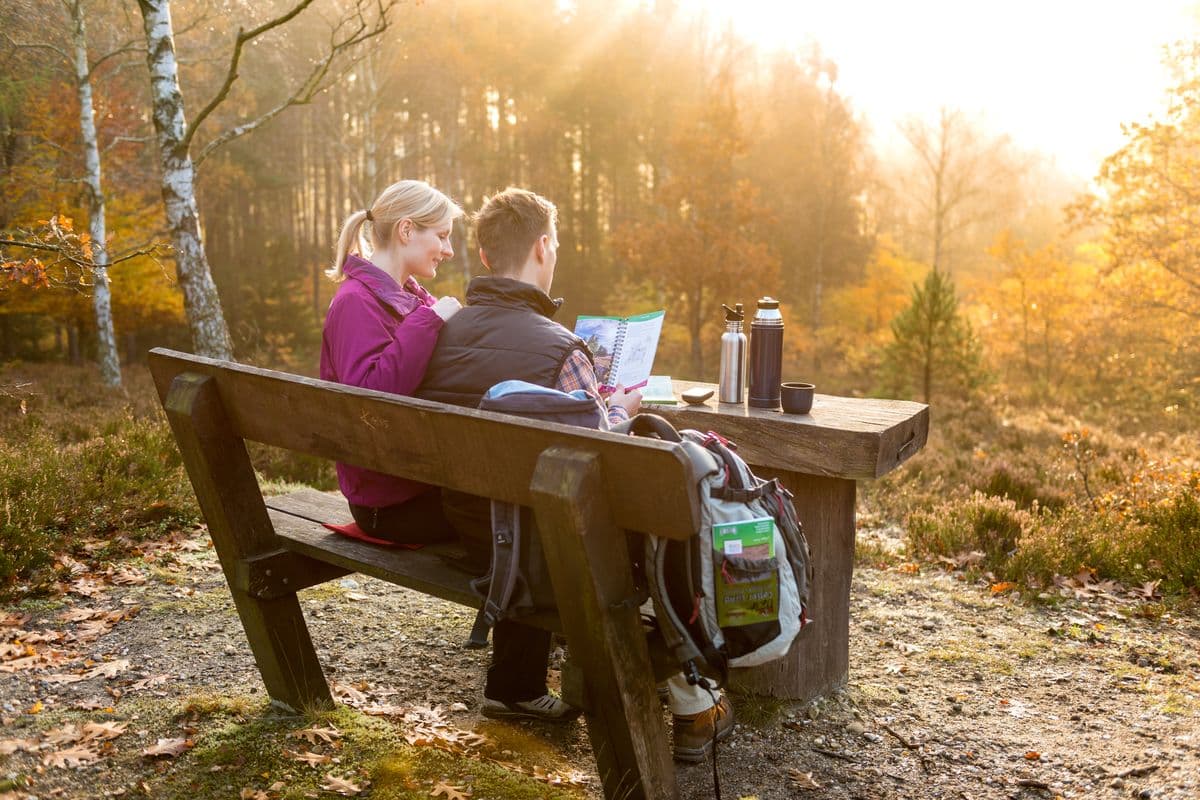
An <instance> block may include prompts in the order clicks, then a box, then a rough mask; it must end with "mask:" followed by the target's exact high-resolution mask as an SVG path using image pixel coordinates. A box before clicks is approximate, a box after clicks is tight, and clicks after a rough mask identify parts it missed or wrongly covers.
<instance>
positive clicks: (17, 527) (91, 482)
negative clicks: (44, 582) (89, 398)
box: [0, 416, 197, 583]
mask: <svg viewBox="0 0 1200 800" xmlns="http://www.w3.org/2000/svg"><path fill="white" fill-rule="evenodd" d="M99 427H100V431H98V434H99V435H96V436H93V437H92V438H89V439H84V440H82V441H78V442H71V443H67V444H62V443H60V442H58V441H57V440H56V439H55V437H54V436H53V434H52V433H51V432H50V431H49V430H48V429H46V428H43V427H40V426H39V427H33V428H32V429H31V430H30V431H29V432H28V434H27V435H26V436H23V437H21V438H20V439H17V440H15V441H5V442H4V443H3V444H0V509H2V510H3V516H0V583H8V582H10V581H12V580H14V579H18V578H22V577H28V576H30V575H31V574H33V573H34V571H35V570H37V569H38V568H39V567H44V566H46V565H48V564H49V563H51V562H52V561H53V558H54V556H55V554H57V553H59V552H63V551H66V550H70V549H71V548H72V547H73V545H75V544H76V543H77V542H78V541H79V540H80V539H82V538H95V537H105V536H109V535H111V534H114V533H116V532H120V533H123V534H132V535H135V536H139V535H147V534H153V533H158V532H161V531H164V530H170V529H174V528H178V527H180V526H182V525H188V524H192V523H194V522H195V521H196V519H197V509H196V501H195V497H194V496H193V495H192V489H191V485H190V484H189V483H188V481H187V476H186V475H185V474H184V472H183V469H182V466H181V464H180V458H179V452H178V450H176V448H175V445H174V441H173V440H172V439H171V433H170V430H169V429H168V428H167V426H166V424H165V422H163V421H160V420H154V419H138V418H135V417H132V416H125V417H123V418H118V419H109V420H105V421H104V422H103V423H102V424H101V425H100V426H99Z"/></svg>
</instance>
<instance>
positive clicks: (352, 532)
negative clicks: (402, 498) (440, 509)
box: [321, 522, 425, 550]
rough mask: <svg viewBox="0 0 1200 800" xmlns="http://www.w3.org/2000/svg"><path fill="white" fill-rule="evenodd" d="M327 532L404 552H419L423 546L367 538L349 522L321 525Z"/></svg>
mask: <svg viewBox="0 0 1200 800" xmlns="http://www.w3.org/2000/svg"><path fill="white" fill-rule="evenodd" d="M321 524H322V525H324V526H325V527H326V528H329V530H331V531H333V532H335V533H340V534H341V535H342V536H349V537H350V538H351V539H358V540H359V541H360V542H370V543H371V544H381V545H383V546H384V547H403V548H404V549H405V550H420V549H421V548H422V547H424V546H425V545H423V544H403V543H401V542H392V541H389V540H387V539H378V538H376V537H374V536H368V535H367V534H365V533H363V529H362V528H360V527H358V523H357V522H351V523H350V524H348V525H334V524H332V523H329V522H323V523H321Z"/></svg>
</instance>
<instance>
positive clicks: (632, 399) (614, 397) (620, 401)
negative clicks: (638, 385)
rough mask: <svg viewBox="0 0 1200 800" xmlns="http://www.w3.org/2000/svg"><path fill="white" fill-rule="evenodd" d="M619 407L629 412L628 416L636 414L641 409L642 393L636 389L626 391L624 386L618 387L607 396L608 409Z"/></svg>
mask: <svg viewBox="0 0 1200 800" xmlns="http://www.w3.org/2000/svg"><path fill="white" fill-rule="evenodd" d="M613 406H619V407H620V408H623V409H625V410H626V411H627V412H629V416H631V417H632V416H633V415H634V414H636V413H638V410H639V409H640V408H641V407H642V393H641V392H639V391H638V390H637V389H632V390H627V389H626V388H625V387H624V386H620V385H618V386H617V388H616V389H614V390H613V392H612V394H610V395H609V396H608V407H609V408H612V407H613Z"/></svg>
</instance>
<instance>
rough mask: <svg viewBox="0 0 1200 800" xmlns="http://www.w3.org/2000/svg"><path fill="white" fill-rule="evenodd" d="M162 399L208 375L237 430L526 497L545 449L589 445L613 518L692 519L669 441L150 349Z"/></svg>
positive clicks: (638, 522)
mask: <svg viewBox="0 0 1200 800" xmlns="http://www.w3.org/2000/svg"><path fill="white" fill-rule="evenodd" d="M150 370H151V373H152V374H153V376H154V381H155V385H156V386H157V388H158V392H159V395H160V397H162V398H163V399H164V400H165V398H166V396H167V393H168V392H169V390H170V387H171V383H172V381H174V379H175V378H176V376H178V375H181V374H183V373H189V372H190V373H194V374H198V375H207V376H210V377H212V378H213V379H214V380H215V381H216V383H217V386H218V388H219V391H220V396H221V402H222V405H223V406H224V410H225V414H226V416H227V417H228V419H229V421H230V423H231V424H232V427H233V430H234V433H236V435H238V436H241V437H242V438H243V439H248V440H250V441H256V442H262V443H265V444H268V445H273V446H276V447H283V448H286V449H288V450H294V451H298V452H302V453H308V454H311V455H316V456H321V457H324V458H332V459H335V460H338V461H343V462H346V463H353V464H357V465H359V466H362V467H367V468H368V469H374V470H378V471H380V472H386V473H388V474H393V475H399V476H402V477H406V478H412V479H415V480H420V481H425V482H427V483H431V484H436V485H438V486H446V487H449V488H451V489H457V490H459V491H464V492H468V493H470V494H476V495H480V496H483V497H493V498H496V499H499V500H506V501H509V502H514V503H519V504H521V505H526V506H528V505H531V499H530V493H529V476H530V475H532V474H533V471H534V468H535V466H536V463H537V459H538V456H539V455H541V453H542V452H543V451H545V450H546V449H547V448H549V447H553V446H567V447H572V448H574V449H576V450H585V451H589V452H594V453H597V454H598V455H599V456H600V460H601V464H602V466H603V475H604V490H605V496H606V499H607V500H608V502H609V505H610V507H611V508H612V509H613V515H614V517H615V518H616V521H617V523H618V524H619V525H621V526H622V527H625V528H629V529H636V530H645V531H649V532H653V533H656V534H658V535H660V536H665V537H669V538H679V539H682V538H687V537H688V536H691V535H692V534H693V533H694V532H695V531H696V530H697V528H698V523H697V520H698V516H699V503H698V500H697V496H696V493H697V488H696V485H695V483H694V482H693V481H691V480H690V479H689V476H690V467H689V465H688V463H687V460H686V458H685V456H684V455H683V453H682V452H681V451H680V450H679V449H678V448H677V447H676V446H674V445H670V444H667V443H665V442H657V441H651V440H647V439H633V438H631V437H622V436H615V435H613V434H609V433H602V432H599V431H590V430H581V429H579V428H570V427H566V426H562V425H555V424H552V423H545V422H530V421H527V420H522V419H518V418H515V417H511V416H505V415H501V414H492V413H488V412H483V411H477V410H474V409H466V408H456V407H453V406H446V405H443V404H441V403H432V402H428V401H423V400H417V399H415V398H410V397H400V396H398V395H391V394H386V393H384V392H373V391H368V390H365V389H357V388H354V387H351V386H344V385H342V384H337V383H330V382H327V381H319V380H316V379H312V378H302V377H298V376H294V375H287V374H285V373H279V372H273V371H270V370H264V369H259V368H256V367H249V366H245V365H241V364H231V363H229V362H223V361H215V360H212V359H207V358H202V357H200V356H193V355H189V354H186V353H177V352H174V351H171V350H163V349H158V348H156V349H155V350H152V351H151V353H150Z"/></svg>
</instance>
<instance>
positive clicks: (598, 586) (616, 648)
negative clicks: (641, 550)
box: [530, 448, 678, 800]
mask: <svg viewBox="0 0 1200 800" xmlns="http://www.w3.org/2000/svg"><path fill="white" fill-rule="evenodd" d="M530 488H531V491H532V493H533V497H534V512H535V513H536V515H537V523H538V531H539V535H540V536H541V540H542V548H543V550H544V551H545V554H546V563H547V565H548V567H549V568H550V578H551V582H552V583H553V584H554V595H555V598H556V599H557V601H558V608H559V615H560V617H561V619H562V625H563V630H564V632H565V633H566V635H567V642H568V645H569V646H570V648H571V659H572V661H573V662H575V663H576V664H579V665H580V667H581V668H582V670H583V673H584V682H585V691H586V693H587V705H586V706H585V707H586V709H587V711H586V712H585V719H586V720H587V726H588V735H589V737H590V738H591V740H592V749H593V751H594V752H595V754H596V765H597V767H598V768H599V772H600V778H601V780H602V781H603V783H604V796H605V797H606V798H609V800H617V798H622V800H624V799H625V798H630V799H635V798H647V799H648V800H658V799H659V798H675V797H677V796H678V793H677V790H676V786H675V768H674V764H673V763H672V760H671V754H670V751H669V749H668V747H667V733H666V726H665V725H664V724H663V718H662V711H661V709H660V708H659V704H658V698H657V696H656V694H655V688H654V676H653V670H652V669H651V666H650V658H649V654H648V651H647V647H646V637H645V633H644V632H643V630H642V625H641V620H640V617H639V616H638V609H637V604H636V603H628V602H625V601H627V600H629V599H630V598H632V597H633V577H632V573H631V570H630V565H629V554H628V552H627V551H626V548H625V532H624V531H623V530H621V529H620V528H618V527H617V526H616V525H615V524H614V523H613V521H612V517H611V515H610V514H609V512H608V508H607V502H606V500H605V493H604V486H603V481H602V476H601V471H600V463H599V457H598V456H596V455H595V454H593V453H581V452H576V451H572V450H567V449H563V448H551V449H549V450H547V451H546V452H545V453H543V454H542V456H541V457H540V458H539V459H538V466H537V469H536V471H535V472H534V475H533V482H532V484H531V486H530Z"/></svg>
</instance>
